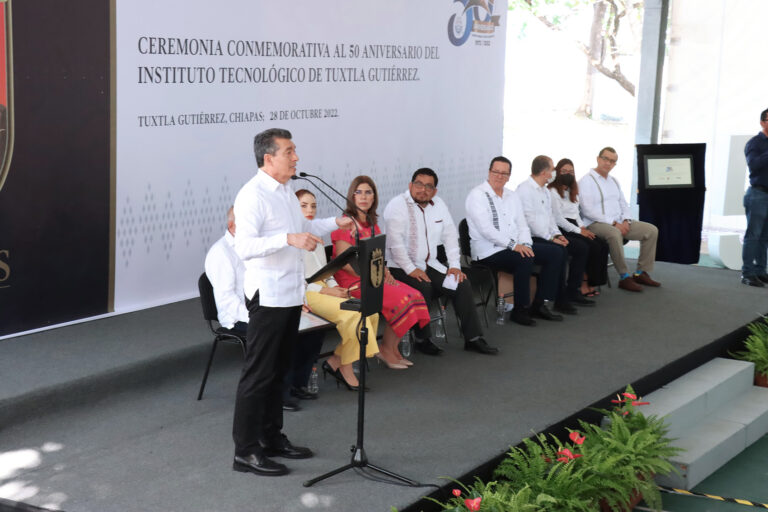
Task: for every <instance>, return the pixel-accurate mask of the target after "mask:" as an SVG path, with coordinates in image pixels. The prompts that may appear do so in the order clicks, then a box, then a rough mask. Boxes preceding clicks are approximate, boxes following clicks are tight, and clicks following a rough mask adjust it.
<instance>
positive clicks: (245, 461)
mask: <svg viewBox="0 0 768 512" xmlns="http://www.w3.org/2000/svg"><path fill="white" fill-rule="evenodd" d="M232 469H234V470H235V471H239V472H241V473H254V474H256V475H263V476H280V475H287V474H288V468H287V467H285V465H283V464H280V463H279V462H275V461H273V460H271V459H269V458H267V456H266V455H264V454H251V455H248V456H246V457H238V456H237V455H235V461H234V462H233V463H232Z"/></svg>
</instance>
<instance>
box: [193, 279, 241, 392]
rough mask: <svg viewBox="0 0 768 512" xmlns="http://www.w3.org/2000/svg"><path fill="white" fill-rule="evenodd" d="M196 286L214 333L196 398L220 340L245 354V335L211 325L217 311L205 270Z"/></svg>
mask: <svg viewBox="0 0 768 512" xmlns="http://www.w3.org/2000/svg"><path fill="white" fill-rule="evenodd" d="M197 288H198V289H199V290H200V304H201V305H202V306H203V318H204V319H205V321H206V322H207V323H208V328H209V329H211V332H212V333H213V335H214V338H213V346H212V347H211V355H210V356H209V357H208V364H207V365H206V367H205V373H204V374H203V382H202V383H201V384H200V392H199V393H198V394H197V399H198V400H200V399H202V398H203V391H205V383H206V382H207V381H208V372H210V371H211V363H213V355H214V354H215V353H216V346H217V345H218V344H219V342H220V341H225V342H228V343H237V344H239V345H240V348H242V349H243V356H245V336H243V335H241V334H238V333H237V332H235V331H233V330H231V329H227V328H226V327H222V326H221V325H219V327H218V328H214V327H213V322H216V323H218V322H219V312H218V310H217V309H216V301H215V300H214V298H213V286H211V282H210V281H209V280H208V276H207V275H205V272H203V273H202V274H200V279H198V280H197Z"/></svg>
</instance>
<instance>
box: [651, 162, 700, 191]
mask: <svg viewBox="0 0 768 512" xmlns="http://www.w3.org/2000/svg"><path fill="white" fill-rule="evenodd" d="M645 177H646V180H645V185H646V188H648V189H654V188H691V187H693V186H694V180H693V155H645Z"/></svg>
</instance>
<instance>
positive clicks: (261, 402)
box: [232, 292, 301, 456]
mask: <svg viewBox="0 0 768 512" xmlns="http://www.w3.org/2000/svg"><path fill="white" fill-rule="evenodd" d="M246 305H247V306H248V331H247V334H246V343H245V363H244V365H243V371H242V373H241V374H240V383H239V384H238V386H237V396H236V399H235V417H234V421H233V424H232V438H233V439H234V441H235V455H238V456H246V455H249V454H252V453H259V452H260V451H261V445H260V443H259V441H262V442H265V443H272V442H274V441H275V440H277V439H278V438H279V436H280V431H281V430H282V428H283V392H282V391H283V379H284V378H285V374H286V373H287V372H288V369H289V367H290V365H291V357H292V354H293V347H294V344H295V343H296V337H297V333H298V330H299V320H300V318H301V306H291V307H285V308H282V307H277V308H276V307H266V306H261V305H260V304H259V292H256V294H255V295H254V297H253V299H252V300H249V301H246Z"/></svg>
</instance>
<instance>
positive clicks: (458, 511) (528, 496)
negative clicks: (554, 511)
mask: <svg viewBox="0 0 768 512" xmlns="http://www.w3.org/2000/svg"><path fill="white" fill-rule="evenodd" d="M456 483H457V485H459V486H460V487H462V488H463V490H462V489H459V488H458V487H457V488H454V489H453V490H452V494H453V498H451V499H450V500H448V502H447V503H442V502H440V501H437V500H434V499H432V498H427V499H428V500H430V501H433V502H435V503H437V504H438V505H440V506H441V507H443V510H444V511H448V512H464V511H471V512H474V511H482V512H541V511H543V510H545V509H544V508H542V507H543V505H544V504H546V503H553V502H554V498H552V497H551V496H548V495H546V494H538V495H535V494H534V492H533V490H532V489H531V488H530V487H528V486H527V485H525V486H523V487H522V488H519V489H518V490H516V491H515V490H514V489H512V485H511V484H510V483H509V482H496V481H494V482H488V483H487V484H486V483H483V482H482V481H481V480H480V479H479V478H476V479H475V482H474V484H472V485H471V486H470V487H466V486H465V485H463V484H461V483H460V482H456Z"/></svg>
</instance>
